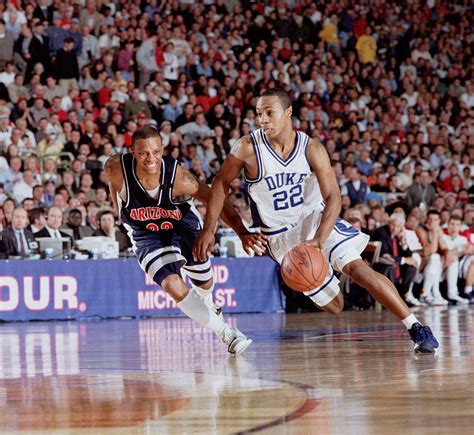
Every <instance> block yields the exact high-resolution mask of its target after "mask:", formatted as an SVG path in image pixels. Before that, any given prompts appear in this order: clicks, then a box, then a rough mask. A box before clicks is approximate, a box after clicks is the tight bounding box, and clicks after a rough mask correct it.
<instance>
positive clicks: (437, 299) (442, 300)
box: [430, 296, 449, 305]
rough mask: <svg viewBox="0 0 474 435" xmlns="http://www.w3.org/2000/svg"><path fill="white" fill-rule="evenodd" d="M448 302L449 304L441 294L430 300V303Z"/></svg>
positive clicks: (441, 303)
mask: <svg viewBox="0 0 474 435" xmlns="http://www.w3.org/2000/svg"><path fill="white" fill-rule="evenodd" d="M448 304H449V302H448V301H447V300H446V299H444V298H443V297H442V296H439V297H437V298H434V299H433V300H432V301H431V302H430V305H448Z"/></svg>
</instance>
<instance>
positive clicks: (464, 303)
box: [448, 295, 469, 305]
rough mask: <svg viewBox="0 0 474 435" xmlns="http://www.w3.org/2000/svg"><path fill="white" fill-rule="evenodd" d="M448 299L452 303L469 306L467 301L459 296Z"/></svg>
mask: <svg viewBox="0 0 474 435" xmlns="http://www.w3.org/2000/svg"><path fill="white" fill-rule="evenodd" d="M448 298H449V299H451V300H452V301H456V302H457V303H459V304H461V305H469V299H465V298H462V297H461V296H458V295H456V296H449V295H448Z"/></svg>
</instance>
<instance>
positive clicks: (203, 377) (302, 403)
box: [0, 307, 474, 435]
mask: <svg viewBox="0 0 474 435" xmlns="http://www.w3.org/2000/svg"><path fill="white" fill-rule="evenodd" d="M418 314H419V317H420V319H423V320H424V321H425V322H426V323H429V324H430V325H432V326H433V329H434V331H435V333H436V334H437V336H438V338H439V339H440V342H441V349H440V351H439V352H438V355H437V356H429V355H421V356H417V355H415V354H414V353H413V351H412V345H411V342H410V340H409V339H408V336H407V334H406V332H405V330H404V329H403V328H402V327H401V326H400V324H399V322H397V321H396V320H394V319H393V318H392V316H391V315H390V314H389V313H387V312H386V311H383V312H381V313H377V312H374V311H366V312H345V313H342V314H341V315H339V316H336V317H333V316H330V315H328V314H325V313H314V314H300V315H287V316H285V315H282V314H278V315H277V314H274V315H262V314H254V315H241V316H234V317H232V318H230V321H231V322H232V323H237V324H238V325H239V327H240V328H241V329H242V330H244V331H245V332H247V333H248V334H249V335H250V336H251V337H252V338H253V339H254V340H255V342H254V344H253V345H252V346H251V347H250V348H249V349H248V351H247V352H246V353H245V354H244V355H243V356H241V357H238V358H233V357H229V356H228V355H227V354H226V352H225V349H224V347H223V345H222V344H221V343H219V342H218V341H217V339H216V338H214V337H213V336H212V335H211V334H208V333H204V332H203V331H202V330H201V328H199V327H196V326H195V325H194V324H193V323H192V322H191V321H189V320H187V319H184V318H159V319H146V320H121V321H118V320H117V321H98V322H93V321H89V322H84V321H83V322H47V323H37V322H30V323H6V324H1V325H0V430H1V431H3V432H4V433H14V432H17V431H22V432H23V433H28V434H30V433H46V432H47V433H67V434H75V433H78V434H103V433H113V434H116V433H117V434H135V433H136V434H140V433H147V434H155V433H156V434H181V433H202V434H227V433H267V434H270V433H271V434H274V435H275V434H346V433H354V434H387V433H388V434H391V433H393V434H395V433H397V434H399V433H403V434H411V433H429V434H432V433H449V434H452V433H473V432H472V430H473V429H472V428H473V426H474V340H473V337H472V335H473V329H474V325H473V323H474V321H473V309H472V307H471V308H470V309H469V308H467V309H466V308H462V307H461V308H457V307H454V308H450V309H443V308H429V309H424V310H422V311H419V313H418Z"/></svg>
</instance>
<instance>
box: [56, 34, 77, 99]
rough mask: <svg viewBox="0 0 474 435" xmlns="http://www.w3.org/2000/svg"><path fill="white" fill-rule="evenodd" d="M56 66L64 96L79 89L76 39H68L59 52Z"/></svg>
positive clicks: (57, 76)
mask: <svg viewBox="0 0 474 435" xmlns="http://www.w3.org/2000/svg"><path fill="white" fill-rule="evenodd" d="M54 65H55V70H56V78H57V79H58V82H59V86H60V87H61V89H62V92H63V95H66V94H67V93H68V92H69V90H70V89H79V84H78V80H79V64H78V61H77V54H76V51H75V50H74V39H72V38H71V37H67V38H66V39H65V40H64V46H63V48H61V49H59V50H58V52H57V54H56V59H55V61H54Z"/></svg>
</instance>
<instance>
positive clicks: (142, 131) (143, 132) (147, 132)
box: [132, 125, 161, 147]
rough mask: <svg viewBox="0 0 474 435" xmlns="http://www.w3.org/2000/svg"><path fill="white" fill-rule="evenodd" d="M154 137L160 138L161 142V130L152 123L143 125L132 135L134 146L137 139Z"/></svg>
mask: <svg viewBox="0 0 474 435" xmlns="http://www.w3.org/2000/svg"><path fill="white" fill-rule="evenodd" d="M152 137H157V138H159V139H160V142H161V136H160V132H159V131H158V130H157V129H156V128H155V127H152V126H150V125H146V126H145V127H141V128H139V129H137V130H136V131H135V132H134V133H133V135H132V147H133V146H135V143H136V142H137V140H140V139H150V138H152Z"/></svg>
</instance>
